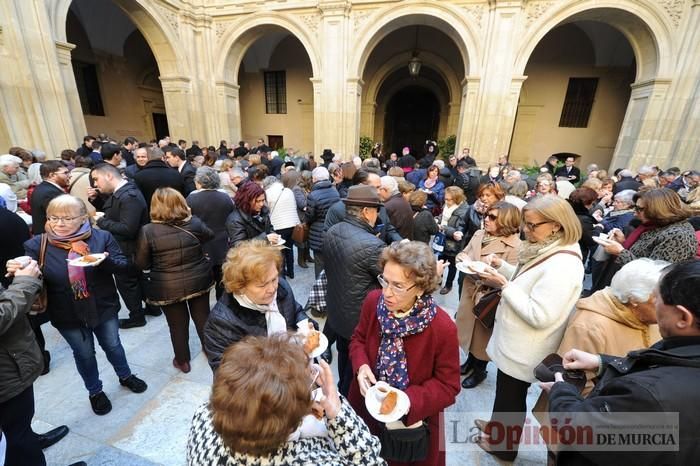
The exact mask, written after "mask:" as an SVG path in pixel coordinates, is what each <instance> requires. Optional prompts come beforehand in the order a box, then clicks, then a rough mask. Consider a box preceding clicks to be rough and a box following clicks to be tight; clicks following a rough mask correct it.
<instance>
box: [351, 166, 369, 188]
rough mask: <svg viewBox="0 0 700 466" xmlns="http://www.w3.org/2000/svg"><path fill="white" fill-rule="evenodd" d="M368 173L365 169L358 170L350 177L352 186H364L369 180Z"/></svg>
mask: <svg viewBox="0 0 700 466" xmlns="http://www.w3.org/2000/svg"><path fill="white" fill-rule="evenodd" d="M369 173H370V172H369V171H368V170H367V169H366V168H360V169H359V170H357V171H356V172H355V174H354V175H352V185H353V186H356V185H358V184H366V183H367V179H368V178H369Z"/></svg>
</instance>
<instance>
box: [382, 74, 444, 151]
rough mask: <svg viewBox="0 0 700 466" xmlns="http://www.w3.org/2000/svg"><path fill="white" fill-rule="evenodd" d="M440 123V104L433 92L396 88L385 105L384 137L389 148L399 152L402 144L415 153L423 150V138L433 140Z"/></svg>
mask: <svg viewBox="0 0 700 466" xmlns="http://www.w3.org/2000/svg"><path fill="white" fill-rule="evenodd" d="M439 124H440V104H439V103H438V100H437V98H436V97H435V94H433V93H432V92H430V91H429V90H428V89H426V88H424V87H418V86H412V87H407V88H405V89H402V90H401V91H399V92H397V93H396V94H395V95H394V96H393V97H392V98H391V100H389V104H388V105H387V110H386V120H385V122H384V140H385V141H387V142H388V148H389V151H390V152H396V153H397V154H400V153H401V149H402V148H403V147H404V146H409V147H410V148H411V153H412V154H414V155H417V156H420V155H422V154H423V147H424V146H425V141H426V140H427V139H432V140H436V139H437V132H438V126H439Z"/></svg>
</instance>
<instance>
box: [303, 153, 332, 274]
mask: <svg viewBox="0 0 700 466" xmlns="http://www.w3.org/2000/svg"><path fill="white" fill-rule="evenodd" d="M311 179H312V181H313V186H312V187H311V192H310V193H309V195H308V196H307V198H306V223H307V224H308V225H309V246H310V247H311V250H312V251H313V252H314V271H315V273H316V277H317V278H318V274H320V273H321V270H323V266H324V260H323V234H324V231H325V228H324V226H323V224H324V222H325V220H326V213H328V209H330V208H331V206H332V205H333V204H335V203H336V202H338V201H339V200H340V195H339V194H338V191H337V190H336V189H335V187H333V183H331V182H330V174H329V173H328V169H327V168H326V167H316V168H314V171H313V172H312V173H311Z"/></svg>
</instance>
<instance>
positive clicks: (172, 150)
mask: <svg viewBox="0 0 700 466" xmlns="http://www.w3.org/2000/svg"><path fill="white" fill-rule="evenodd" d="M163 152H165V153H168V152H170V153H171V154H173V155H174V156H175V157H177V158H179V159H180V160H185V153H184V152H183V150H182V149H180V148H179V147H177V146H175V147H172V146H167V147H166V148H165V150H164V151H163Z"/></svg>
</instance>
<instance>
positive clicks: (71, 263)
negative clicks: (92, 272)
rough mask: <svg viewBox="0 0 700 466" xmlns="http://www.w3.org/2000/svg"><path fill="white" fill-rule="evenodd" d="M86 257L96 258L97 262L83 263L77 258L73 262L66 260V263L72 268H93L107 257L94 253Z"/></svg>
mask: <svg viewBox="0 0 700 466" xmlns="http://www.w3.org/2000/svg"><path fill="white" fill-rule="evenodd" d="M88 255H89V256H92V257H94V258H96V259H97V260H96V261H95V262H84V261H83V258H82V257H78V258H77V259H73V260H68V259H66V260H67V261H68V264H69V265H72V266H74V267H94V266H96V265H100V264H101V263H102V261H104V260H105V259H106V258H107V255H106V254H104V253H94V254H88Z"/></svg>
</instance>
